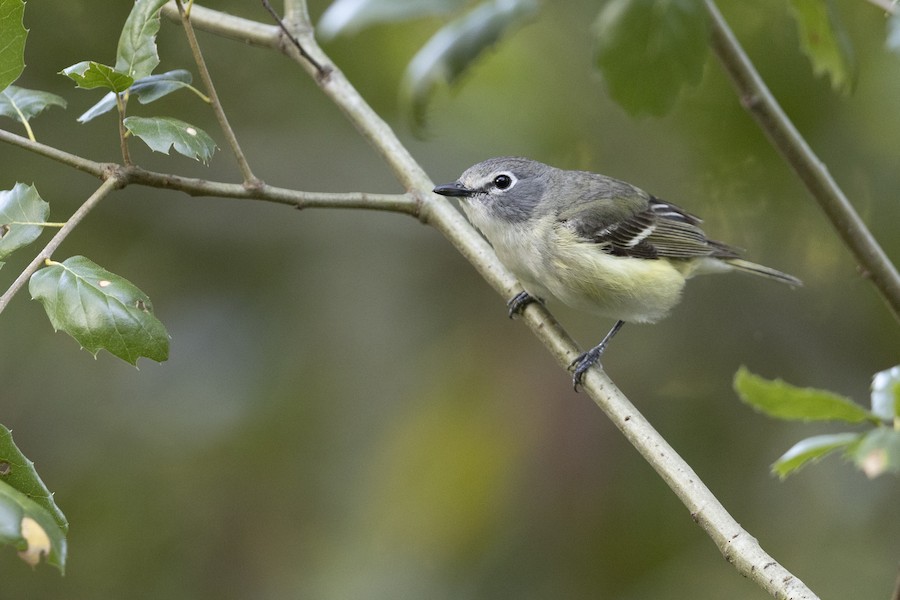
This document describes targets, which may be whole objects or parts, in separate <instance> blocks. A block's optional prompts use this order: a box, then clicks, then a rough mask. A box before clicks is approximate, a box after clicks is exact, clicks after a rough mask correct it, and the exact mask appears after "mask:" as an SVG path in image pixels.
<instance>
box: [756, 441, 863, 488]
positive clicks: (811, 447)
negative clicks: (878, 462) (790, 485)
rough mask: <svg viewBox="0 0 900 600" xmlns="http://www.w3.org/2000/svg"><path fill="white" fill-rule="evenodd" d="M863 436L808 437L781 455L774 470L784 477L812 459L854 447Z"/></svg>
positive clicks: (774, 465)
mask: <svg viewBox="0 0 900 600" xmlns="http://www.w3.org/2000/svg"><path fill="white" fill-rule="evenodd" d="M861 437H862V434H859V433H831V434H826V435H817V436H814V437H811V438H806V439H805V440H801V441H799V442H797V443H796V444H794V445H793V447H791V449H790V450H788V451H787V452H785V453H784V454H783V455H781V458H779V459H778V460H777V461H775V464H773V465H772V472H773V473H775V474H776V475H778V476H779V477H781V478H782V479H784V478H785V477H787V476H788V475H790V474H791V473H793V472H794V471H797V470H798V469H800V468H801V467H803V466H804V465H806V464H807V463H808V462H810V461H817V460H819V459H821V458H823V457H825V456H826V455H828V454H830V453H832V452H834V451H835V450H840V449H841V448H844V449H848V448H850V447H852V445H853V444H855V443H857V442H859V440H860V438H861Z"/></svg>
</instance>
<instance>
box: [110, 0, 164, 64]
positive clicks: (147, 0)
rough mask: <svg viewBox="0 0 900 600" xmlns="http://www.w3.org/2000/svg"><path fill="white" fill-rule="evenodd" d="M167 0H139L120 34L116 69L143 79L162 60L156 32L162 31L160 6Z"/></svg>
mask: <svg viewBox="0 0 900 600" xmlns="http://www.w3.org/2000/svg"><path fill="white" fill-rule="evenodd" d="M165 3H166V0H136V1H135V3H134V7H133V8H132V9H131V13H130V14H129V15H128V18H127V19H126V20H125V26H124V27H123V28H122V35H121V36H120V37H119V47H118V50H117V52H116V71H119V72H120V73H125V74H127V75H129V76H130V77H132V78H134V79H141V78H142V77H146V76H148V75H149V74H150V73H152V72H153V69H155V68H156V66H157V65H158V64H159V54H157V52H156V34H157V33H158V32H159V9H160V8H162V5H163V4H165Z"/></svg>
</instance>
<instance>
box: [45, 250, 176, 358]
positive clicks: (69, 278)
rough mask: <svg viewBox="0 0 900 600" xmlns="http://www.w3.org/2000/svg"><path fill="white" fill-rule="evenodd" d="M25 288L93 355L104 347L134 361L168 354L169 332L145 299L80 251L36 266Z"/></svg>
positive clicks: (55, 322) (57, 326)
mask: <svg viewBox="0 0 900 600" xmlns="http://www.w3.org/2000/svg"><path fill="white" fill-rule="evenodd" d="M28 290H29V291H30V292H31V296H32V298H34V299H36V300H40V301H41V303H42V304H43V305H44V309H45V310H46V311H47V316H48V317H49V318H50V323H51V324H52V325H53V328H54V329H55V330H57V331H58V330H60V329H62V330H63V331H65V332H66V333H68V334H69V335H71V336H72V337H73V338H75V340H76V341H78V343H80V344H81V345H82V347H84V349H85V350H87V351H88V352H90V353H91V354H93V355H94V356H96V355H97V352H99V351H100V350H101V349H106V350H107V351H108V352H109V353H110V354H112V355H114V356H118V357H119V358H121V359H122V360H124V361H126V362H128V363H131V364H133V365H134V364H137V360H138V358H140V357H141V356H146V357H147V358H150V359H153V360H155V361H157V362H162V361H164V360H166V359H167V358H168V357H169V334H168V333H167V332H166V328H165V326H163V324H162V323H161V322H160V321H159V319H157V318H156V317H155V316H154V315H153V304H152V303H151V302H150V298H148V297H147V295H146V294H145V293H144V292H142V291H141V290H139V289H138V288H137V287H135V285H134V284H132V283H131V282H130V281H128V280H127V279H124V278H122V277H119V276H118V275H116V274H114V273H110V272H109V271H107V270H106V269H104V268H102V267H100V266H98V265H97V264H95V263H94V262H92V261H91V260H89V259H87V258H85V257H83V256H73V257H72V258H69V259H68V260H66V261H65V262H62V263H53V264H52V265H51V266H49V267H45V268H43V269H41V270H39V271H37V272H36V273H35V274H34V275H32V276H31V281H30V283H29V285H28Z"/></svg>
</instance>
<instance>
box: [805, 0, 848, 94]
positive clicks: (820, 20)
mask: <svg viewBox="0 0 900 600" xmlns="http://www.w3.org/2000/svg"><path fill="white" fill-rule="evenodd" d="M791 8H792V10H791V12H792V13H793V15H794V19H795V20H796V21H797V29H798V30H799V34H800V46H801V48H802V49H803V53H804V54H806V56H808V57H809V60H810V61H811V62H812V66H813V73H815V74H816V75H822V74H825V73H827V74H828V76H829V77H830V78H831V87H832V88H833V89H835V90H837V91H839V92H842V93H848V92H850V91H851V90H852V89H853V84H854V80H855V78H856V62H855V60H854V57H853V49H852V48H851V46H850V39H849V37H848V36H847V34H846V32H845V31H844V29H843V27H841V24H840V22H839V21H838V19H837V14H836V12H835V10H834V6H833V5H832V3H831V1H830V0H791Z"/></svg>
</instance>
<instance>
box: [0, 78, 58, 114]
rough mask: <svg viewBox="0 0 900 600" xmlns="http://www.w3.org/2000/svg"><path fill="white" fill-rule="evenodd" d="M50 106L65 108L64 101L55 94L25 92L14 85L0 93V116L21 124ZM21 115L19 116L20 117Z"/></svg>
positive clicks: (36, 91) (35, 91)
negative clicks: (23, 119) (23, 120)
mask: <svg viewBox="0 0 900 600" xmlns="http://www.w3.org/2000/svg"><path fill="white" fill-rule="evenodd" d="M51 106H60V107H62V108H65V107H66V101H65V100H64V99H63V98H62V97H61V96H57V95H56V94H51V93H50V92H41V91H38V90H27V89H25V88H20V87H18V86H15V85H11V86H9V87H7V88H6V89H5V90H3V91H2V92H0V116H4V117H9V118H11V119H15V120H16V121H19V122H21V121H22V117H24V118H25V119H26V120H27V119H31V118H32V117H35V116H37V115H39V114H40V113H41V112H43V111H44V110H46V109H48V108H50V107H51ZM20 113H21V115H20Z"/></svg>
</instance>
